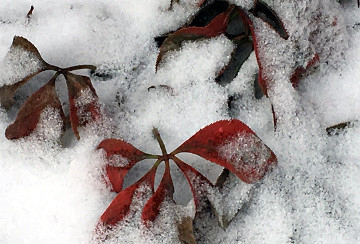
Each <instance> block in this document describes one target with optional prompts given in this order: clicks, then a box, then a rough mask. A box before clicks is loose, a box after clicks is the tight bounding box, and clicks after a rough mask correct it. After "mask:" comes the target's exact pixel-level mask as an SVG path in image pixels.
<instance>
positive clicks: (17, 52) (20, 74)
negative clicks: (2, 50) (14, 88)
mask: <svg viewBox="0 0 360 244" xmlns="http://www.w3.org/2000/svg"><path fill="white" fill-rule="evenodd" d="M42 68H43V64H42V61H41V60H40V59H39V58H38V57H36V56H35V55H34V54H33V53H31V52H28V51H26V50H24V49H22V48H19V47H11V48H10V50H9V52H8V53H7V55H6V56H5V58H4V60H3V61H2V62H1V63H0V86H3V85H11V84H14V83H16V82H18V81H20V80H22V79H24V78H25V77H26V76H28V75H30V74H33V73H35V72H37V71H39V70H41V69H42Z"/></svg>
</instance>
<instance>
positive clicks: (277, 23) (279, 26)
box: [252, 0, 289, 40]
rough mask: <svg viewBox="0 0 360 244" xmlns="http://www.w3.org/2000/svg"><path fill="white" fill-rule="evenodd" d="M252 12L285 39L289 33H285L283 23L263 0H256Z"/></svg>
mask: <svg viewBox="0 0 360 244" xmlns="http://www.w3.org/2000/svg"><path fill="white" fill-rule="evenodd" d="M252 13H253V14H254V15H255V16H256V17H259V18H260V19H262V20H263V21H264V22H266V23H267V24H269V25H270V27H271V28H272V29H274V30H275V31H276V32H277V33H278V34H279V35H280V36H281V37H282V38H284V39H285V40H287V39H288V38H289V34H288V33H287V31H286V29H285V27H284V24H283V23H282V21H281V19H280V18H279V17H278V16H277V14H276V13H275V11H274V10H272V9H271V8H270V7H269V6H268V5H267V4H266V3H265V2H264V1H262V0H256V1H255V6H254V8H253V9H252Z"/></svg>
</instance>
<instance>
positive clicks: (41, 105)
mask: <svg viewBox="0 0 360 244" xmlns="http://www.w3.org/2000/svg"><path fill="white" fill-rule="evenodd" d="M56 77H57V75H56V76H54V77H53V78H52V79H51V80H50V81H49V82H48V83H46V84H45V85H44V86H43V87H42V88H40V89H39V90H38V91H36V92H35V93H34V94H33V95H32V96H31V97H29V98H28V99H27V100H26V102H25V103H24V105H23V106H22V107H21V108H20V110H19V113H18V115H17V117H16V120H15V122H14V123H13V124H11V125H9V126H8V128H7V129H6V132H5V136H6V138H7V139H19V138H22V137H25V136H28V135H30V134H31V132H33V130H34V129H35V128H36V126H37V124H38V123H39V118H40V114H41V113H42V112H43V111H44V109H46V108H47V107H51V108H55V109H57V110H59V113H60V116H61V118H62V120H63V121H64V119H65V115H64V112H63V110H62V108H61V103H60V100H59V97H58V96H57V94H56V91H55V79H56ZM63 128H64V126H63Z"/></svg>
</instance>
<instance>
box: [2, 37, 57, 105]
mask: <svg viewBox="0 0 360 244" xmlns="http://www.w3.org/2000/svg"><path fill="white" fill-rule="evenodd" d="M54 68H55V67H54V66H52V65H49V64H48V63H46V62H45V61H44V60H43V59H42V57H41V55H40V53H39V51H38V50H37V48H36V47H35V46H34V45H33V44H32V43H31V42H29V41H28V40H26V39H25V38H23V37H20V36H15V37H14V39H13V43H12V45H11V47H10V50H9V52H8V53H7V54H6V56H5V58H4V60H3V61H2V62H1V69H0V103H1V106H2V107H4V108H6V109H9V108H10V107H11V106H12V105H13V103H14V99H13V97H14V94H15V92H16V91H17V89H18V88H19V87H21V86H22V85H24V84H25V83H26V82H27V81H28V80H30V79H31V78H32V77H34V76H35V75H36V74H38V73H40V72H42V71H44V70H48V69H54Z"/></svg>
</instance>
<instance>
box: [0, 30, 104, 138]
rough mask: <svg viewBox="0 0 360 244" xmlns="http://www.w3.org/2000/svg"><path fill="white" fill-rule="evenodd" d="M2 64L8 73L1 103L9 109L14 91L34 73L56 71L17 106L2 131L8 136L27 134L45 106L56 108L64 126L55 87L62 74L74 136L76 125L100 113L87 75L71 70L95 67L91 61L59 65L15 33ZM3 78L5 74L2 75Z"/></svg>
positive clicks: (62, 112) (0, 96)
mask: <svg viewBox="0 0 360 244" xmlns="http://www.w3.org/2000/svg"><path fill="white" fill-rule="evenodd" d="M3 64H4V66H5V68H7V70H6V72H8V73H9V74H11V75H12V76H11V77H9V79H8V80H5V81H4V82H2V84H3V85H2V86H1V87H0V103H1V106H2V107H4V108H5V109H9V108H10V107H11V106H12V105H13V103H14V94H15V92H16V91H17V90H18V89H19V88H20V87H21V86H22V85H24V84H25V83H27V82H28V81H29V80H30V79H31V78H33V77H34V76H35V75H37V74H39V73H41V72H43V71H46V70H53V71H56V73H55V75H54V76H53V77H52V78H51V80H50V81H48V82H47V83H46V84H45V85H44V86H43V87H41V88H40V89H39V90H38V91H36V92H35V93H34V94H32V95H31V96H30V97H29V98H28V99H27V100H26V101H25V103H24V105H23V106H22V107H21V108H20V110H19V112H18V115H17V118H16V120H15V122H14V123H13V124H11V125H9V126H8V127H7V129H6V132H5V135H6V138H8V139H18V138H22V137H25V136H28V135H30V134H31V133H32V132H33V131H34V130H35V128H36V126H37V125H38V123H39V121H40V115H41V114H42V113H43V112H46V110H49V109H55V110H56V112H57V113H59V114H60V117H61V119H62V124H63V126H62V127H63V129H64V128H65V120H66V118H65V114H64V111H63V109H62V106H61V102H60V99H59V97H58V95H57V93H56V90H55V81H56V79H57V77H58V76H59V75H60V74H62V75H64V77H65V79H66V84H67V87H68V94H69V104H70V116H69V117H70V123H71V126H72V129H73V131H74V134H75V136H76V138H77V139H80V136H79V131H78V129H79V128H80V127H83V126H85V125H86V124H88V123H89V122H92V121H95V120H97V119H99V118H100V117H101V112H100V103H99V101H98V96H97V94H96V91H95V89H94V87H93V86H92V84H91V81H90V78H89V77H86V76H82V75H76V74H73V73H71V72H70V71H73V70H79V69H96V67H95V66H93V65H78V66H72V67H68V68H60V67H57V66H54V65H51V64H48V63H47V62H45V61H44V60H43V58H42V57H41V55H40V53H39V51H38V50H37V48H36V47H35V46H34V45H33V44H32V43H31V42H29V41H28V40H26V39H25V38H23V37H19V36H15V37H14V40H13V43H12V45H11V47H10V50H9V52H8V54H7V55H6V57H5V59H4V61H3ZM2 79H4V77H2Z"/></svg>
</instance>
